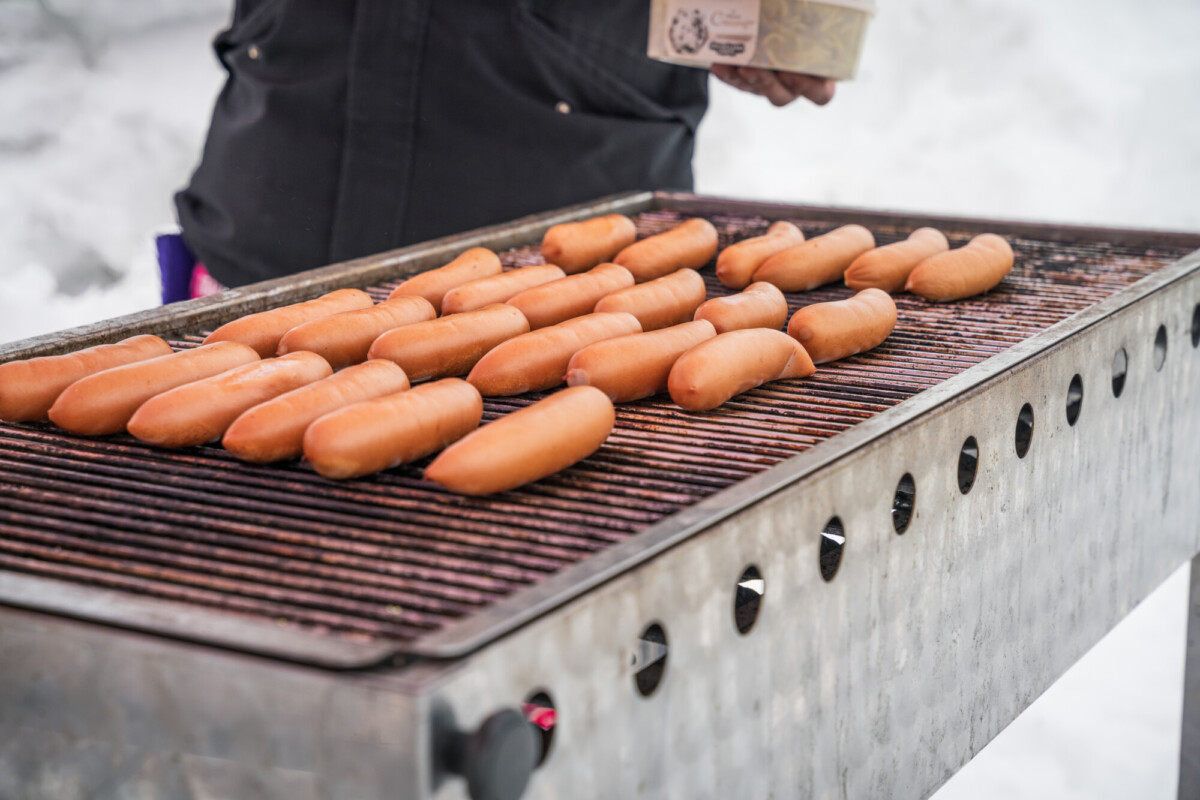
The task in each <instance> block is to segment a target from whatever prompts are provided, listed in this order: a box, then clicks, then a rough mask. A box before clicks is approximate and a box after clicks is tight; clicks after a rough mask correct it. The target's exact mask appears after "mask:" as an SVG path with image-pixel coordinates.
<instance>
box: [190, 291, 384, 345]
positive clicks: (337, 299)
mask: <svg viewBox="0 0 1200 800" xmlns="http://www.w3.org/2000/svg"><path fill="white" fill-rule="evenodd" d="M372 305H374V301H372V300H371V296H370V295H369V294H367V293H366V292H364V291H361V290H359V289H338V290H337V291H335V292H330V293H329V294H324V295H321V296H320V297H318V298H316V299H315V300H307V301H305V302H303V303H294V304H293V305H290V306H281V307H280V308H272V309H271V310H269V311H260V312H258V313H257V314H249V315H247V316H245V317H241V318H239V319H235V320H233V321H232V322H226V323H225V324H224V325H222V326H221V327H219V328H217V329H216V330H215V331H213V332H212V333H210V334H209V335H208V336H206V337H205V338H204V343H205V344H212V343H213V342H241V343H242V344H245V345H249V346H250V347H253V348H254V350H255V352H257V353H258V356H259V358H270V357H271V356H273V355H275V352H276V351H277V350H278V349H279V340H280V339H282V338H283V335H284V334H285V333H287V332H288V331H290V330H291V329H292V328H294V327H296V326H297V325H301V324H303V323H305V322H308V321H310V320H314V319H320V318H321V317H329V316H333V315H334V314H340V313H341V312H343V311H354V310H355V309H358V308H370V307H371V306H372Z"/></svg>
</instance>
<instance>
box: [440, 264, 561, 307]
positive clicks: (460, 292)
mask: <svg viewBox="0 0 1200 800" xmlns="http://www.w3.org/2000/svg"><path fill="white" fill-rule="evenodd" d="M564 276H565V274H564V273H563V271H562V270H561V269H559V268H558V267H556V266H554V265H553V264H541V265H539V266H536V267H523V268H521V269H514V270H510V271H508V272H502V273H500V274H499V275H493V276H491V277H490V278H480V279H478V280H474V281H471V282H470V283H464V284H463V285H462V286H456V287H454V288H453V289H451V290H450V291H448V292H446V296H445V297H443V298H442V313H443V314H461V313H462V312H464V311H474V310H475V309H477V308H483V307H484V306H489V305H491V304H492V303H503V302H505V301H506V300H508V299H509V298H511V297H513V296H514V295H516V294H519V293H521V292H523V291H525V290H526V289H532V288H533V287H534V286H541V285H542V284H543V283H549V282H550V281H556V280H558V279H559V278H562V277H564Z"/></svg>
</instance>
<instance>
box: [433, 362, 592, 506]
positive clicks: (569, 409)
mask: <svg viewBox="0 0 1200 800" xmlns="http://www.w3.org/2000/svg"><path fill="white" fill-rule="evenodd" d="M615 419H616V413H615V411H614V409H613V404H612V401H611V400H609V399H608V396H607V395H606V394H604V392H602V391H600V390H599V389H596V388H594V387H591V386H573V387H571V388H569V389H563V390H562V391H561V392H555V393H554V394H552V395H550V396H549V397H547V398H544V399H542V400H539V401H538V402H536V403H534V404H533V405H531V406H527V407H526V408H522V409H520V410H519V411H514V412H512V413H511V414H506V415H505V416H503V417H500V418H499V419H497V420H494V421H492V422H489V423H488V424H487V425H484V426H483V427H482V428H480V429H479V430H477V431H475V432H473V433H471V434H470V435H469V436H466V437H464V438H463V439H462V440H461V441H459V442H456V443H455V444H453V445H451V446H450V447H447V448H446V450H445V451H444V452H443V453H442V454H441V455H439V456H438V457H437V458H435V459H434V460H433V463H431V464H430V465H429V466H428V467H426V468H425V477H426V478H428V479H429V480H431V481H434V482H436V483H440V484H441V485H442V486H445V487H446V488H447V489H449V490H450V491H452V492H457V493H458V494H468V495H483V494H492V493H493V492H503V491H505V490H507V489H514V488H516V487H518V486H522V485H524V484H526V483H529V482H530V481H536V480H538V479H539V478H544V477H546V476H547V475H553V474H554V473H556V472H559V471H560V470H564V469H566V468H567V467H569V466H571V465H572V464H574V463H576V462H577V461H580V460H581V459H584V458H587V457H588V456H589V455H591V454H592V453H594V452H596V451H597V450H598V449H600V445H602V444H604V440H605V439H607V438H608V435H609V434H610V433H612V429H613V423H614V421H615Z"/></svg>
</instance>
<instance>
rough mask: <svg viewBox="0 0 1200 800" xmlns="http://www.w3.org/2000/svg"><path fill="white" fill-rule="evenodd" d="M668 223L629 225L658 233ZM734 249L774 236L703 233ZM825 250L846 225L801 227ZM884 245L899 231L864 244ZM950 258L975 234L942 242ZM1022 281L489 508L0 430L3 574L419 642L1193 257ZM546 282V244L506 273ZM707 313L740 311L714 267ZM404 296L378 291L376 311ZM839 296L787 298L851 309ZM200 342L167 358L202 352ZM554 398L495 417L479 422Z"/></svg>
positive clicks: (518, 253)
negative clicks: (718, 301)
mask: <svg viewBox="0 0 1200 800" xmlns="http://www.w3.org/2000/svg"><path fill="white" fill-rule="evenodd" d="M681 218H682V216H681V215H680V214H679V213H677V212H673V211H656V212H648V213H644V214H642V215H640V216H639V217H637V224H638V228H639V233H640V234H641V235H647V234H651V233H655V232H659V231H662V230H665V229H667V228H669V227H671V226H673V225H675V224H677V223H678V222H679V221H680V219H681ZM709 219H710V220H711V221H712V222H713V223H714V224H715V225H716V227H717V229H718V231H719V234H720V239H721V246H722V247H724V246H726V245H728V244H730V243H732V242H733V241H736V240H738V239H741V238H744V237H747V236H754V235H758V234H761V233H763V232H765V230H766V228H767V226H768V225H769V224H770V223H771V222H772V221H774V220H767V219H762V218H754V217H739V216H737V215H733V214H717V215H712V216H709ZM792 221H793V222H795V223H796V224H797V225H798V226H799V227H801V228H802V229H803V230H804V233H805V235H806V236H807V237H809V238H811V237H812V236H815V235H817V234H819V233H824V232H825V231H828V230H830V229H832V228H834V227H837V226H838V225H840V224H843V222H848V221H853V219H852V215H849V214H848V215H847V219H846V220H843V221H840V222H837V223H828V222H813V221H808V220H804V219H793V220H792ZM870 227H871V230H872V232H873V233H874V234H875V236H876V239H877V241H878V243H879V244H881V245H882V244H887V243H889V242H893V241H897V240H899V239H901V238H903V237H904V236H906V235H907V234H908V231H907V230H896V229H888V228H880V227H878V226H875V225H870ZM945 232H946V233H947V236H948V238H949V239H950V242H951V244H952V246H960V245H962V244H964V243H965V242H966V241H967V240H968V239H969V238H970V234H967V233H963V232H956V231H954V230H952V229H947V230H946V231H945ZM1010 242H1011V244H1012V246H1013V249H1014V250H1015V251H1016V254H1017V260H1016V266H1015V268H1014V270H1013V272H1012V273H1011V274H1010V275H1009V276H1008V278H1006V279H1005V280H1004V282H1003V283H1001V284H1000V286H999V287H997V288H996V289H995V290H993V291H991V292H989V293H988V294H986V295H983V296H980V297H975V298H971V299H969V300H966V301H961V302H957V303H951V304H942V305H931V304H928V303H926V302H925V301H923V300H920V299H919V298H916V297H912V296H910V295H898V296H897V297H896V298H895V299H896V304H897V306H898V308H899V311H900V321H899V324H898V325H897V326H896V329H895V331H894V332H893V333H892V335H891V336H890V337H889V338H888V339H887V341H885V342H884V343H883V344H882V345H881V346H880V347H878V348H876V349H875V350H872V351H870V352H868V353H864V354H860V355H858V356H855V357H852V358H849V359H846V360H844V361H840V362H835V363H832V364H827V365H823V366H822V367H821V369H820V370H819V371H818V373H817V374H816V375H815V376H814V377H812V378H809V379H805V380H802V381H783V382H778V383H772V384H768V385H766V386H763V387H760V388H758V389H755V390H753V391H750V392H748V393H746V394H744V395H740V396H738V397H736V398H734V399H733V400H732V401H730V402H729V403H727V404H725V405H724V406H722V407H721V408H719V409H716V410H714V411H711V412H705V413H701V414H692V413H687V412H684V411H682V410H681V409H679V408H677V407H676V406H674V405H673V404H672V403H671V402H670V401H669V400H668V399H666V398H665V396H664V397H658V398H650V399H647V400H644V401H641V402H638V403H633V404H628V405H623V406H620V407H618V410H617V425H616V429H615V430H614V432H613V435H612V436H611V437H610V439H609V440H608V442H607V443H606V444H605V445H604V447H603V448H601V450H600V451H599V452H598V453H596V454H595V455H593V456H592V457H590V458H588V459H586V460H585V461H583V462H581V463H580V464H578V465H577V466H575V467H573V468H571V469H569V470H567V471H565V472H563V473H561V474H559V475H557V476H554V477H552V478H549V479H545V480H542V481H538V482H537V483H534V484H531V485H529V486H526V487H523V488H522V489H519V490H515V491H511V492H505V493H503V494H500V495H497V496H494V497H489V498H464V497H458V496H456V495H452V494H449V493H447V492H444V491H442V490H441V489H439V488H438V487H437V486H434V485H432V484H429V483H426V482H424V481H422V480H420V467H423V466H424V464H425V463H427V461H422V462H418V463H417V464H415V465H410V466H406V467H402V468H398V469H395V470H390V471H388V472H385V473H382V474H380V475H376V476H373V477H370V478H365V479H360V480H355V481H347V482H345V483H333V482H330V481H325V480H323V479H322V478H320V477H318V476H317V475H315V474H314V473H313V472H312V470H311V469H309V468H308V467H307V465H303V464H296V463H292V464H285V465H278V466H257V465H249V464H242V463H240V462H238V461H236V460H235V459H233V458H232V456H230V455H229V454H228V453H226V452H225V451H223V450H221V449H220V448H219V447H216V446H205V447H199V448H192V449H189V450H185V451H160V450H155V449H153V448H149V447H146V446H143V445H141V444H139V443H138V442H136V441H134V440H133V439H131V438H129V437H127V436H116V437H107V438H105V439H100V440H90V439H84V438H77V437H73V436H70V435H67V434H65V433H63V432H61V431H58V430H55V429H53V428H51V427H50V426H47V425H3V424H0V569H7V570H12V571H17V572H24V573H29V574H34V575H44V576H49V577H55V578H59V579H64V580H69V581H73V582H76V583H81V584H89V585H94V586H101V587H107V588H111V589H117V590H121V591H126V592H131V593H137V594H142V595H151V596H155V597H163V598H171V599H174V600H179V601H183V602H187V603H192V604H196V605H199V606H207V607H212V608H217V609H221V610H225V611H229V612H233V613H236V614H241V615H246V616H250V617H257V618H260V619H263V618H265V619H268V620H274V621H284V622H287V623H288V624H294V625H298V626H302V627H304V628H305V629H308V630H311V631H316V632H321V633H326V634H329V635H332V636H337V637H344V638H349V639H354V640H368V641H372V640H380V639H387V640H395V641H400V642H403V641H411V640H413V639H415V638H418V637H420V636H421V635H422V634H423V633H426V632H429V631H432V630H435V629H437V628H439V627H442V626H444V625H446V624H447V623H448V622H450V621H452V620H454V619H457V618H460V617H462V616H463V615H468V614H471V613H473V612H475V611H477V610H478V609H480V608H483V607H486V606H488V605H491V604H492V603H495V602H496V601H497V600H499V599H501V598H504V597H506V596H509V595H511V594H513V593H514V592H518V591H520V590H521V588H522V587H524V586H528V585H530V584H533V583H536V582H538V581H539V580H541V579H543V578H544V577H546V576H547V575H549V574H552V573H554V572H556V571H557V570H559V569H561V568H563V567H565V566H567V565H569V564H572V563H575V562H578V561H581V560H583V559H586V558H587V557H589V556H590V555H592V554H593V553H596V552H598V551H600V550H603V549H604V548H606V547H608V546H609V545H611V544H613V543H615V542H620V541H623V540H624V539H626V538H628V537H629V536H631V535H634V534H636V533H637V532H638V531H639V530H642V529H644V528H646V527H648V526H649V525H652V524H653V523H655V522H656V521H658V520H660V519H662V518H663V517H665V516H667V515H669V514H673V513H675V512H676V511H679V510H680V509H681V508H684V507H686V506H688V505H690V504H692V503H695V502H696V501H698V500H700V499H701V498H704V497H707V496H709V495H711V494H713V493H715V492H718V491H720V490H721V489H723V488H725V487H728V486H730V485H731V484H733V483H736V482H737V481H739V480H741V479H743V478H745V477H747V476H749V475H752V474H754V473H756V472H760V471H762V470H764V469H767V468H769V467H771V466H773V465H775V464H777V463H779V462H780V461H783V460H784V459H787V458H789V457H791V456H794V455H796V454H797V453H799V452H802V451H804V450H806V449H807V448H809V447H812V446H813V445H815V444H818V443H819V442H821V441H823V440H824V439H827V438H829V437H831V436H834V435H835V434H837V433H839V432H841V431H843V430H846V429H847V428H849V427H851V426H853V425H855V424H857V423H858V422H861V421H862V420H864V419H867V418H869V417H871V416H872V415H874V414H877V413H879V412H880V411H883V410H885V409H887V408H889V407H891V406H893V405H895V404H897V403H899V402H901V401H902V400H904V399H906V398H908V397H911V396H913V395H914V394H916V393H918V392H920V391H922V390H923V389H926V388H928V387H930V386H934V385H936V384H937V383H939V382H941V381H943V380H945V379H946V378H948V377H950V376H952V375H955V374H958V373H960V372H962V371H963V370H965V369H967V368H968V367H970V366H972V365H974V364H977V363H979V362H981V361H983V360H984V359H986V358H988V357H989V356H991V355H994V354H996V353H999V352H1001V351H1002V350H1004V349H1005V348H1007V347H1009V346H1010V345H1012V344H1014V343H1016V342H1019V341H1022V340H1023V339H1026V338H1028V337H1029V336H1031V335H1033V334H1035V333H1037V332H1039V331H1041V330H1044V329H1045V328H1047V327H1049V326H1050V325H1052V324H1054V323H1056V322H1058V321H1060V320H1063V319H1065V318H1066V317H1068V316H1070V315H1071V314H1073V313H1075V312H1077V311H1079V310H1081V309H1083V308H1086V307H1087V306H1089V305H1092V304H1094V303H1096V302H1097V301H1099V300H1101V299H1103V298H1105V297H1107V296H1108V295H1110V294H1112V293H1113V292H1115V291H1117V290H1119V289H1121V288H1124V287H1125V286H1128V285H1129V284H1131V283H1133V282H1135V281H1136V280H1138V279H1140V278H1142V277H1145V276H1146V275H1148V274H1150V273H1151V272H1153V271H1154V270H1156V269H1158V268H1159V267H1161V266H1163V265H1164V264H1166V263H1169V262H1170V261H1171V260H1173V259H1175V258H1178V257H1180V256H1181V255H1183V253H1184V251H1183V250H1166V249H1164V250H1159V251H1142V250H1138V249H1136V248H1127V247H1115V246H1111V245H1108V244H1104V243H1086V244H1082V243H1074V244H1070V243H1068V244H1064V243H1058V242H1050V241H1038V240H1030V239H1022V238H1016V237H1010ZM501 256H502V260H503V261H504V264H505V266H506V268H513V267H515V266H523V265H528V264H537V263H542V259H541V256H540V254H539V252H538V247H537V245H536V244H534V245H531V246H529V247H524V248H520V249H516V250H512V251H509V252H506V253H503V254H501ZM701 274H702V275H703V276H704V278H705V282H706V284H707V287H708V296H709V297H717V296H722V295H726V294H729V293H730V292H729V290H727V289H725V287H723V286H722V285H721V284H720V282H719V281H717V279H716V276H715V274H714V273H713V271H712V268H711V266H710V267H708V268H706V269H705V270H704V271H703V272H702V273H701ZM394 286H395V284H387V285H383V286H374V287H369V288H368V291H369V293H370V294H371V295H372V297H374V299H375V300H376V301H379V300H382V299H384V298H386V297H387V295H388V294H389V293H390V291H391V289H392V288H393V287H394ZM850 294H852V291H851V290H850V289H848V288H847V287H845V286H842V285H840V284H839V285H831V286H827V287H824V288H822V289H819V290H817V291H814V292H808V293H805V294H803V295H797V294H790V295H788V296H787V297H788V302H789V314H790V313H791V312H794V311H795V310H796V309H797V308H799V307H800V306H801V305H807V304H809V303H813V302H821V301H827V300H839V299H842V298H845V297H848V296H850ZM202 335H203V332H199V331H198V332H197V333H196V335H195V336H191V337H187V338H186V339H185V340H183V341H178V342H175V343H174V344H175V346H176V347H178V348H182V347H190V346H194V345H195V344H197V343H198V342H199V341H200V339H201V338H202ZM542 396H544V395H542V394H536V395H529V396H525V397H509V398H492V399H488V400H487V401H486V403H485V419H493V418H495V417H496V416H498V415H499V414H502V413H505V412H507V411H510V410H513V409H515V408H518V407H521V406H524V405H528V404H529V403H531V402H533V401H534V400H536V399H538V398H539V397H542Z"/></svg>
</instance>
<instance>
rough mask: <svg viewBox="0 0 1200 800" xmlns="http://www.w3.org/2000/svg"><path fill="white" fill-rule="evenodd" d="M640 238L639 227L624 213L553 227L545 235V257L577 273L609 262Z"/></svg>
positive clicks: (543, 248) (543, 238)
mask: <svg viewBox="0 0 1200 800" xmlns="http://www.w3.org/2000/svg"><path fill="white" fill-rule="evenodd" d="M636 240H637V226H636V225H634V224H633V220H631V219H630V218H629V217H627V216H625V215H624V214H609V215H607V216H603V217H593V218H592V219H588V220H584V221H583V222H564V223H562V224H561V225H554V226H551V228H550V230H548V231H546V235H545V236H543V237H542V258H544V259H546V263H548V264H557V265H558V266H560V267H562V268H563V272H566V273H567V274H569V275H570V274H574V273H576V272H583V271H584V270H589V269H591V268H592V267H594V266H596V265H597V264H600V263H603V262H605V261H610V260H611V259H612V257H613V256H615V255H616V254H617V253H619V252H621V251H622V250H624V249H625V248H626V247H628V246H629V245H631V244H633V243H634V241H636Z"/></svg>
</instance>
